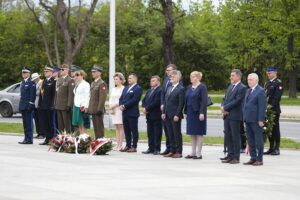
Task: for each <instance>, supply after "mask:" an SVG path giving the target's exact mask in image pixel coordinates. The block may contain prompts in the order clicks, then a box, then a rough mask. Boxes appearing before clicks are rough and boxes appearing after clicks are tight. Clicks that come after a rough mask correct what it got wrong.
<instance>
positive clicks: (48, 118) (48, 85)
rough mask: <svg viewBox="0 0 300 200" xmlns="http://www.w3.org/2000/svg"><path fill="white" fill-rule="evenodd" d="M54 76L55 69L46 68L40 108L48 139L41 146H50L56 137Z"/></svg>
mask: <svg viewBox="0 0 300 200" xmlns="http://www.w3.org/2000/svg"><path fill="white" fill-rule="evenodd" d="M52 74H53V68H51V67H47V66H46V67H45V68H44V75H45V80H44V82H43V85H42V88H41V93H40V98H39V108H40V112H41V121H42V127H43V131H44V133H45V136H46V139H45V141H44V142H43V143H40V145H48V144H49V142H50V140H51V139H52V138H53V137H54V123H53V118H54V117H53V110H54V107H53V102H54V95H55V86H56V81H55V80H54V78H53V77H52Z"/></svg>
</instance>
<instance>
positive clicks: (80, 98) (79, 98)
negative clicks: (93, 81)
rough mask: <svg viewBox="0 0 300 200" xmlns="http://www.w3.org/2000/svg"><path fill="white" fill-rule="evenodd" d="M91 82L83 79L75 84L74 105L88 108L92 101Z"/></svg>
mask: <svg viewBox="0 0 300 200" xmlns="http://www.w3.org/2000/svg"><path fill="white" fill-rule="evenodd" d="M90 88H91V87H90V84H89V83H88V82H86V81H85V80H82V81H81V82H80V83H79V84H78V85H76V86H75V88H74V90H73V92H74V105H75V106H76V107H79V108H80V107H84V108H88V106H89V102H90Z"/></svg>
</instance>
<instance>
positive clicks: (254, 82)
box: [20, 64, 283, 166]
mask: <svg viewBox="0 0 300 200" xmlns="http://www.w3.org/2000/svg"><path fill="white" fill-rule="evenodd" d="M70 69H71V73H70V75H71V76H69V70H70ZM59 71H60V73H59V74H60V75H59V77H58V78H57V79H55V78H54V77H53V76H52V75H53V68H51V67H45V69H44V75H45V80H43V81H41V80H39V76H37V75H38V74H36V73H34V74H33V75H32V78H30V73H31V70H30V69H29V68H27V67H24V68H23V69H22V76H23V79H24V80H23V81H22V83H21V101H20V110H21V111H22V117H23V125H24V133H25V138H24V141H22V142H20V143H21V144H32V139H33V138H32V137H33V126H32V115H33V113H38V114H34V117H38V118H40V119H39V121H40V122H42V123H39V126H40V128H41V129H40V130H42V131H40V132H39V133H40V134H41V133H43V135H42V137H43V136H45V141H44V142H43V143H41V144H43V145H46V144H49V141H50V139H52V138H53V137H54V136H55V131H54V130H55V128H57V130H58V131H60V132H63V131H65V132H67V133H71V132H73V131H74V130H78V131H80V133H86V129H87V128H90V117H92V122H93V126H94V131H95V137H96V138H101V137H104V125H103V124H104V123H103V115H104V113H105V101H106V96H107V91H108V88H107V85H106V83H105V82H104V81H103V80H102V79H101V75H102V72H103V68H102V67H100V66H93V67H92V69H91V74H92V77H93V80H94V81H93V82H92V84H91V86H90V84H89V83H88V82H87V81H85V77H86V73H85V72H84V71H83V70H81V69H80V68H78V67H77V66H71V67H70V66H69V65H65V64H64V65H62V66H61V67H60V68H59ZM202 76H203V74H202V73H201V72H199V71H193V72H192V73H191V74H190V82H191V84H190V85H189V86H188V87H187V88H184V86H183V83H182V80H181V78H182V74H181V72H180V71H179V70H177V67H176V65H174V64H169V65H168V66H167V67H166V75H165V77H164V80H163V82H162V84H161V79H160V77H159V76H157V75H154V76H152V77H151V79H150V86H151V87H150V89H148V90H147V92H146V94H145V96H144V98H143V99H142V112H143V113H144V114H145V116H146V122H147V136H148V149H147V150H146V151H144V152H143V153H144V154H154V155H163V156H164V157H171V158H181V157H182V145H183V144H182V143H183V142H182V132H181V122H182V119H184V118H185V119H186V122H187V129H186V133H187V134H188V135H190V136H191V153H189V154H188V155H187V156H185V158H186V159H202V145H203V136H204V135H206V132H207V106H208V103H209V102H208V100H209V98H208V92H207V87H206V85H205V84H204V83H203V82H202V81H201V80H202ZM268 76H269V77H272V79H271V78H270V82H268V83H267V84H266V91H265V90H264V89H263V88H262V87H261V86H259V85H258V81H259V78H258V76H257V74H255V73H251V74H249V75H248V79H247V80H248V86H249V89H247V87H246V86H245V85H244V84H243V83H242V82H241V80H242V73H241V71H240V70H238V69H234V70H232V71H231V75H230V79H231V84H230V86H229V87H228V89H227V91H226V94H225V97H224V100H223V102H222V104H221V112H222V113H223V118H224V129H225V131H224V132H225V143H226V145H227V147H228V155H227V156H226V157H225V158H223V159H222V160H223V161H222V162H223V163H230V164H237V163H239V160H240V149H241V138H240V132H241V130H240V129H241V124H242V123H243V122H244V123H245V125H246V134H247V140H248V144H249V147H250V156H251V159H250V161H248V162H246V163H244V164H246V165H250V164H251V165H255V166H258V165H262V164H263V159H262V155H263V126H264V123H265V111H266V101H268V103H269V104H270V105H272V108H273V109H274V110H275V111H276V119H275V123H276V125H275V127H274V131H273V132H274V134H272V136H271V137H272V138H270V142H271V146H270V149H269V151H268V152H266V153H267V154H273V155H275V154H277V155H278V154H279V142H280V132H279V115H280V109H279V110H278V106H279V102H280V98H281V95H282V90H283V88H282V84H280V83H281V82H280V80H279V79H277V69H276V68H275V67H270V68H268ZM113 78H114V82H115V87H114V88H113V89H112V92H111V94H110V96H109V112H110V116H111V119H112V123H113V124H114V125H115V127H116V146H115V148H114V149H115V150H118V151H121V152H128V153H133V152H137V145H138V139H139V132H138V119H139V116H140V110H139V103H140V100H141V97H142V88H141V86H140V85H139V84H138V77H137V75H136V74H134V73H131V74H129V76H128V78H127V82H128V85H127V86H124V84H125V82H126V80H125V77H124V75H123V74H122V73H119V72H117V73H115V74H114V75H113ZM274 83H276V84H274ZM276 91H280V92H281V94H280V95H277V92H276ZM274 93H276V95H274ZM266 96H267V97H268V100H266ZM274 96H276V97H275V99H276V101H275V100H274V98H273V97H274ZM36 97H38V98H39V100H38V104H37V106H35V105H34V102H35V99H36ZM54 121H57V127H55V124H56V123H54ZM163 130H164V133H165V136H166V149H165V150H164V151H163V152H161V140H162V133H163ZM275 132H276V133H275ZM278 135H279V136H278ZM40 136H41V135H38V137H40ZM124 136H125V141H126V145H125V146H124V147H123V140H124Z"/></svg>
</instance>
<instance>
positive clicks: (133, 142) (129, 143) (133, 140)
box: [123, 116, 139, 148]
mask: <svg viewBox="0 0 300 200" xmlns="http://www.w3.org/2000/svg"><path fill="white" fill-rule="evenodd" d="M138 119H139V118H138V117H127V116H126V117H124V116H123V126H124V132H125V139H126V147H128V148H131V147H133V148H137V143H138V140H139V132H138ZM131 134H132V135H131Z"/></svg>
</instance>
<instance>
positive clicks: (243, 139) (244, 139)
mask: <svg viewBox="0 0 300 200" xmlns="http://www.w3.org/2000/svg"><path fill="white" fill-rule="evenodd" d="M240 133H241V149H246V145H247V136H246V131H245V126H244V122H243V121H241V131H240Z"/></svg>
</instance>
